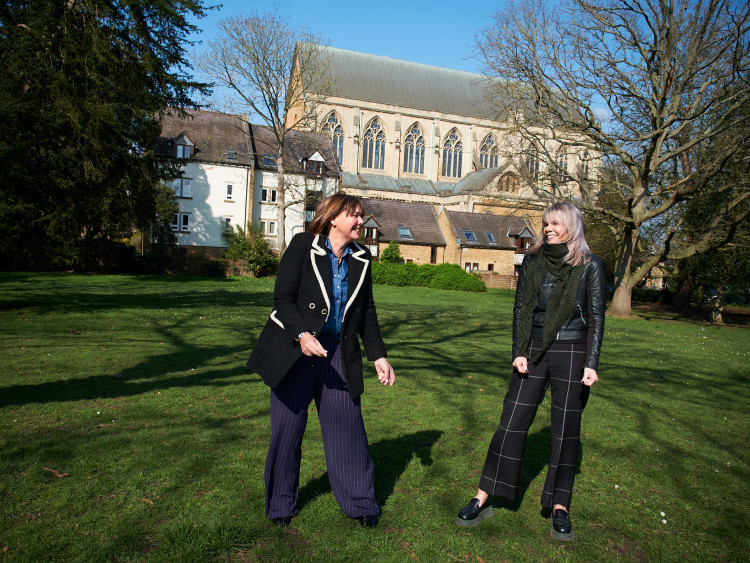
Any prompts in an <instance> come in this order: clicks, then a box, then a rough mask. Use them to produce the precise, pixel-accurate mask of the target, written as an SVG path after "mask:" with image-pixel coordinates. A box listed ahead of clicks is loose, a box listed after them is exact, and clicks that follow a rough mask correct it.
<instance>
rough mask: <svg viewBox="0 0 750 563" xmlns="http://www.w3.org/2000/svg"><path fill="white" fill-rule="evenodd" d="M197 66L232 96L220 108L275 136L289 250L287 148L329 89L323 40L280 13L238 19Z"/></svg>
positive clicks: (281, 229) (226, 25) (222, 28)
mask: <svg viewBox="0 0 750 563" xmlns="http://www.w3.org/2000/svg"><path fill="white" fill-rule="evenodd" d="M197 66H198V68H199V69H200V70H201V71H203V72H204V73H205V74H206V75H207V76H209V77H210V78H211V79H212V80H214V81H215V82H216V83H217V84H218V85H220V86H222V87H224V88H226V89H228V91H229V92H230V93H231V94H230V95H229V96H227V97H226V98H225V99H224V100H222V101H220V102H217V103H216V104H215V105H217V106H218V107H217V109H219V110H223V111H230V112H232V113H237V114H241V115H245V116H248V117H246V119H252V118H253V116H258V117H259V118H260V119H261V120H262V121H263V122H264V123H265V124H266V125H267V126H268V127H269V128H271V130H272V131H273V132H274V135H275V136H276V141H277V143H278V149H277V154H276V155H275V156H276V166H277V175H278V189H277V205H278V219H277V227H278V241H279V252H280V253H283V252H284V249H285V248H286V240H285V234H286V209H287V208H288V207H289V204H288V203H287V201H286V197H285V195H286V193H287V187H288V182H286V181H285V177H284V145H285V139H286V137H287V132H288V131H289V130H291V129H295V128H297V127H309V125H310V124H311V123H314V122H315V118H316V113H317V106H318V104H319V103H321V102H322V101H324V100H325V98H326V96H327V93H328V92H329V91H330V89H331V88H330V81H331V79H330V73H329V70H328V69H329V60H328V56H327V54H326V48H325V45H324V44H323V41H322V39H321V38H320V37H319V36H318V35H315V34H314V33H312V32H311V31H310V30H308V29H307V28H306V27H301V28H296V27H292V26H290V25H289V23H288V21H287V20H285V19H284V18H282V17H281V16H279V14H278V12H276V11H272V12H261V13H253V14H251V15H249V16H244V15H243V16H236V17H232V18H228V19H226V20H223V21H221V22H220V23H219V33H218V35H217V37H216V39H214V40H212V41H210V42H209V44H208V48H207V49H205V50H204V51H203V53H202V54H201V55H199V56H198V57H197Z"/></svg>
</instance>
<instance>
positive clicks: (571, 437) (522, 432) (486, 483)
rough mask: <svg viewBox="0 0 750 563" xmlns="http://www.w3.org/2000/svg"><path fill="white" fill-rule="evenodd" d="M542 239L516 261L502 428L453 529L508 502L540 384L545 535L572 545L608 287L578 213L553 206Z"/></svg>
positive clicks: (568, 206) (472, 523)
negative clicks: (584, 422) (546, 423)
mask: <svg viewBox="0 0 750 563" xmlns="http://www.w3.org/2000/svg"><path fill="white" fill-rule="evenodd" d="M542 224H543V229H542V237H540V239H539V242H538V243H537V244H536V245H535V246H534V247H533V248H531V250H530V251H529V253H528V254H527V255H526V257H525V258H524V260H523V263H522V265H521V270H520V272H519V277H518V289H517V291H516V300H515V305H514V307H513V358H514V359H513V368H514V370H513V375H512V377H511V380H510V384H509V386H508V392H507V394H506V395H505V400H504V402H503V412H502V415H501V417H500V426H499V428H498V429H497V431H496V432H495V435H494V436H493V437H492V441H491V442H490V447H489V451H488V452H487V458H486V460H485V464H484V469H483V470H482V477H481V479H480V481H479V490H478V491H477V494H476V497H475V498H473V499H472V500H471V501H470V502H469V503H468V504H467V505H466V506H465V507H464V508H463V509H462V510H461V511H460V512H459V513H458V518H456V524H458V525H459V526H465V527H473V526H477V525H479V523H480V522H481V521H482V520H483V519H485V518H489V517H490V516H492V503H491V502H490V501H489V497H490V496H491V495H499V496H502V497H505V498H507V499H509V500H514V499H515V498H516V495H517V493H518V484H519V480H520V475H521V460H522V458H523V454H524V450H525V448H526V437H527V434H528V430H529V427H530V426H531V423H532V422H533V420H534V416H535V415H536V411H537V408H538V407H539V404H540V403H541V402H542V399H543V398H544V395H545V393H546V390H547V387H548V386H549V387H551V389H552V408H551V435H552V455H551V457H550V462H549V469H548V471H547V479H546V481H545V483H544V488H543V490H542V498H541V503H542V506H543V507H545V508H547V509H551V516H550V519H551V523H552V530H551V534H552V537H554V538H555V539H558V540H571V539H573V527H572V524H571V522H570V516H569V514H568V511H569V509H570V501H571V497H572V492H573V480H574V479H575V473H576V467H577V465H578V448H579V443H580V429H581V413H582V412H583V409H584V407H585V406H586V402H587V400H588V397H589V390H590V388H591V385H593V384H594V383H595V382H596V381H597V380H598V379H599V377H598V374H597V368H598V365H599V352H600V350H601V344H602V336H603V334H604V309H605V294H606V285H605V280H604V269H603V267H602V263H601V261H600V260H599V259H598V258H596V257H595V256H593V255H592V254H591V251H590V250H589V247H588V244H587V243H586V239H585V237H584V226H583V215H582V214H581V211H580V210H579V209H578V208H577V207H576V206H574V205H572V204H570V203H565V202H558V203H555V204H554V205H552V206H550V207H549V208H547V209H546V210H545V211H544V214H543V215H542Z"/></svg>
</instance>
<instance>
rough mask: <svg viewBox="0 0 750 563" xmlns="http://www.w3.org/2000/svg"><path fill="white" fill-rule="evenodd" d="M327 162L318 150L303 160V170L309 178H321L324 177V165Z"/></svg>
mask: <svg viewBox="0 0 750 563" xmlns="http://www.w3.org/2000/svg"><path fill="white" fill-rule="evenodd" d="M325 161H326V158H325V157H324V156H323V154H322V153H321V152H320V151H319V150H317V149H316V150H315V151H313V153H312V154H311V155H310V156H308V157H307V158H303V159H302V168H303V169H304V170H305V174H307V176H308V177H309V178H320V177H321V176H323V163H324V162H325Z"/></svg>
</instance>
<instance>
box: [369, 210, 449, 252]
mask: <svg viewBox="0 0 750 563" xmlns="http://www.w3.org/2000/svg"><path fill="white" fill-rule="evenodd" d="M362 203H364V204H365V209H366V211H367V213H366V216H373V217H374V218H375V220H376V221H377V222H378V223H379V224H380V229H379V230H380V233H381V237H380V240H381V241H385V242H389V241H393V240H395V241H396V242H398V243H404V244H431V245H441V246H443V245H445V239H444V238H443V233H442V232H441V231H440V227H439V226H438V223H437V219H436V218H435V214H434V213H433V212H432V206H431V205H429V204H427V203H406V202H402V201H390V200H384V199H362ZM399 227H405V228H407V229H409V232H410V233H411V237H412V238H411V239H408V238H403V237H402V236H401V234H400V233H399Z"/></svg>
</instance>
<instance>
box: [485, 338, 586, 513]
mask: <svg viewBox="0 0 750 563" xmlns="http://www.w3.org/2000/svg"><path fill="white" fill-rule="evenodd" d="M540 349H541V342H539V341H538V340H532V341H531V344H530V345H529V357H534V356H535V354H536V353H538V351H539V350H540ZM585 364H586V344H585V343H581V342H566V341H564V340H556V341H555V342H553V343H552V345H551V346H550V348H549V349H548V350H547V352H546V353H545V354H544V356H542V358H541V359H540V360H539V362H538V363H536V364H534V363H532V362H531V361H529V373H527V374H520V373H518V372H514V373H513V375H512V377H511V380H510V385H509V387H508V392H507V394H506V395H505V400H504V401H503V412H502V415H501V416H500V426H499V428H498V429H497V431H496V432H495V435H494V436H493V437H492V441H491V442H490V447H489V451H488V452H487V459H486V460H485V463H484V469H483V470H482V478H481V480H480V482H479V488H480V489H481V490H483V491H485V492H486V493H489V494H491V495H500V496H503V497H506V498H508V499H510V500H514V499H515V498H516V495H517V494H518V485H519V481H520V477H521V460H522V459H523V454H524V451H525V450H526V437H527V435H528V431H529V427H530V426H531V423H532V422H533V421H534V417H535V416H536V412H537V408H538V407H539V404H540V403H541V402H542V399H543V398H544V394H545V392H546V390H547V386H549V387H550V388H551V389H552V408H551V434H552V454H551V456H550V462H549V468H548V470H547V479H546V480H545V482H544V488H543V490H542V498H541V503H542V506H545V507H548V508H551V507H552V506H554V505H555V504H562V505H563V506H566V507H570V500H571V496H572V494H573V481H574V479H575V473H576V467H577V464H578V448H579V445H580V432H581V413H582V412H583V409H584V407H585V406H586V402H587V401H588V397H589V387H588V386H586V385H584V384H583V383H581V378H582V377H583V368H584V367H585Z"/></svg>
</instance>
